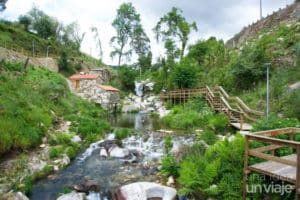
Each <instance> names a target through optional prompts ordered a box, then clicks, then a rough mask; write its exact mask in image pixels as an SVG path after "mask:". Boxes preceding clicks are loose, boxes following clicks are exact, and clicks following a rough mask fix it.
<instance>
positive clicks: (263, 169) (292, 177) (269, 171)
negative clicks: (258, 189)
mask: <svg viewBox="0 0 300 200" xmlns="http://www.w3.org/2000/svg"><path fill="white" fill-rule="evenodd" d="M280 158H281V159H284V160H289V161H291V162H294V163H296V159H297V155H296V154H292V155H288V156H283V157H280ZM249 169H250V170H251V171H255V172H258V173H261V174H265V175H268V176H271V177H275V178H276V179H279V180H283V181H288V182H291V183H295V182H296V167H295V166H290V165H286V164H283V163H279V162H275V161H266V162H262V163H258V164H255V165H251V166H249Z"/></svg>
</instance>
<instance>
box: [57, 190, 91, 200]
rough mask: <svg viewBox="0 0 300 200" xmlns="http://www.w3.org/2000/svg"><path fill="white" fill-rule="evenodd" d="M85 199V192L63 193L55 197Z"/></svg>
mask: <svg viewBox="0 0 300 200" xmlns="http://www.w3.org/2000/svg"><path fill="white" fill-rule="evenodd" d="M84 199H86V195H85V193H77V192H74V191H73V192H71V193H69V194H64V195H62V196H60V197H58V198H57V200H84Z"/></svg>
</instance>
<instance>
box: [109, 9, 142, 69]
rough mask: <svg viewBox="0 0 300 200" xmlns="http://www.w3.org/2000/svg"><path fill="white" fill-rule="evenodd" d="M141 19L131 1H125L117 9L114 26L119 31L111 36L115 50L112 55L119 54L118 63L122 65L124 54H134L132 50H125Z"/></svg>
mask: <svg viewBox="0 0 300 200" xmlns="http://www.w3.org/2000/svg"><path fill="white" fill-rule="evenodd" d="M137 21H139V15H138V14H137V13H136V10H135V8H134V7H133V6H132V4H131V3H123V4H122V5H121V6H120V7H119V9H118V10H117V17H116V18H115V19H114V21H113V23H112V26H113V27H114V28H115V29H116V31H117V36H113V37H112V38H111V44H116V45H113V48H114V50H113V51H112V52H111V54H110V55H111V57H112V58H113V57H115V56H118V65H119V66H120V65H121V60H122V57H123V56H127V57H128V56H129V55H131V54H132V50H131V49H129V50H127V51H125V46H126V45H127V44H128V42H129V40H130V39H131V36H132V32H133V27H134V26H135V24H136V23H137Z"/></svg>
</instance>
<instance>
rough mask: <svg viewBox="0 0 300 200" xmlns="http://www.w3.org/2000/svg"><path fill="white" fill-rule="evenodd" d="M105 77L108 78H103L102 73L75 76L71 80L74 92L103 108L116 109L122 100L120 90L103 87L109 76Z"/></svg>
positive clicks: (107, 86)
mask: <svg viewBox="0 0 300 200" xmlns="http://www.w3.org/2000/svg"><path fill="white" fill-rule="evenodd" d="M103 74H104V73H103ZM104 76H106V77H104V78H103V77H102V75H101V74H100V73H93V72H92V73H88V74H75V75H73V76H71V77H70V78H69V79H70V81H71V82H72V84H71V87H72V91H74V92H75V93H76V94H77V95H79V96H81V97H82V98H84V99H87V100H91V101H94V102H96V103H98V104H100V105H101V106H102V107H103V108H106V109H111V108H115V106H116V105H118V103H119V100H120V95H119V90H118V89H117V88H114V87H112V86H109V85H103V84H102V83H103V82H104V80H106V78H107V74H104Z"/></svg>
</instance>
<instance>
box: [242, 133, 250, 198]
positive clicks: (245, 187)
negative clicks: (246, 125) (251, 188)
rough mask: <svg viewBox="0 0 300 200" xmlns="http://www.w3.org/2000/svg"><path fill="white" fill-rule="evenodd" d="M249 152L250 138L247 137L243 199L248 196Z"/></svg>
mask: <svg viewBox="0 0 300 200" xmlns="http://www.w3.org/2000/svg"><path fill="white" fill-rule="evenodd" d="M248 154H249V140H248V137H246V138H245V156H244V171H243V199H244V200H245V199H246V196H247V179H248Z"/></svg>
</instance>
